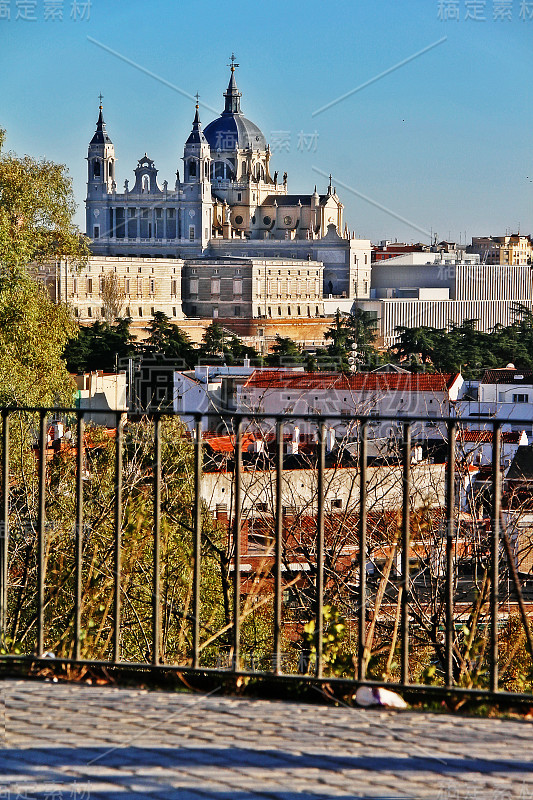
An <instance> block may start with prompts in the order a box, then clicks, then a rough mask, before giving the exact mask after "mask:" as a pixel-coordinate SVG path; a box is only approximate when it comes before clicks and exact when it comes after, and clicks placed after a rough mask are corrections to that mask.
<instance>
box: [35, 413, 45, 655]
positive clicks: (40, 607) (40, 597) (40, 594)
mask: <svg viewBox="0 0 533 800" xmlns="http://www.w3.org/2000/svg"><path fill="white" fill-rule="evenodd" d="M39 416H40V422H39V500H38V502H39V506H38V516H37V642H36V650H37V655H38V656H42V654H43V651H44V583H45V575H44V572H45V569H44V557H45V546H46V543H45V536H46V532H45V526H46V510H45V504H46V455H47V448H46V445H47V430H46V423H47V419H46V411H44V410H43V411H41V412H40V415H39Z"/></svg>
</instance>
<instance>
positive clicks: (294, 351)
mask: <svg viewBox="0 0 533 800" xmlns="http://www.w3.org/2000/svg"><path fill="white" fill-rule="evenodd" d="M304 360H305V356H304V355H303V353H302V351H301V350H300V348H299V347H298V345H297V344H296V342H295V341H293V340H292V339H291V338H290V337H289V336H280V335H279V334H276V340H275V342H274V344H273V345H272V351H271V352H270V353H269V354H268V356H267V357H266V363H267V365H268V366H270V367H294V366H299V365H300V364H303V363H304Z"/></svg>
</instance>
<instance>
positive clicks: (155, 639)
mask: <svg viewBox="0 0 533 800" xmlns="http://www.w3.org/2000/svg"><path fill="white" fill-rule="evenodd" d="M153 471H154V475H153V480H154V488H153V503H154V537H153V538H154V564H153V576H152V664H154V665H157V664H159V656H160V653H159V650H160V646H161V609H160V595H161V590H160V584H161V574H160V573H161V539H160V537H161V415H160V414H159V413H157V414H156V416H155V420H154V465H153Z"/></svg>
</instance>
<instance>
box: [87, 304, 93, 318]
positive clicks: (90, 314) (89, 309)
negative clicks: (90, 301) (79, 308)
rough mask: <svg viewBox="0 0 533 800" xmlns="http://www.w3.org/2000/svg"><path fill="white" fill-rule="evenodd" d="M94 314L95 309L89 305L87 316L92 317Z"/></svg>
mask: <svg viewBox="0 0 533 800" xmlns="http://www.w3.org/2000/svg"><path fill="white" fill-rule="evenodd" d="M92 315H93V310H92V308H91V306H89V307H88V308H87V316H88V317H92Z"/></svg>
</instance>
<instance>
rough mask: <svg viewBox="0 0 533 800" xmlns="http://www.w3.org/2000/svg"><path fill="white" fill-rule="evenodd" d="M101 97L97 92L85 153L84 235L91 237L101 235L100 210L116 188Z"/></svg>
mask: <svg viewBox="0 0 533 800" xmlns="http://www.w3.org/2000/svg"><path fill="white" fill-rule="evenodd" d="M102 99H103V98H102V95H100V113H99V114H98V121H97V123H96V131H95V133H94V136H93V138H92V139H91V142H90V144H89V150H88V154H87V203H86V209H87V235H88V236H90V237H91V239H97V238H99V236H100V235H104V231H103V230H102V231H101V226H102V224H104V227H105V223H104V222H103V219H104V216H103V213H102V212H104V211H105V208H106V198H107V195H109V194H112V193H113V192H114V191H116V183H115V148H114V146H113V142H112V141H111V139H110V138H109V134H108V133H107V130H106V125H105V121H104V114H103V108H102Z"/></svg>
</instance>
